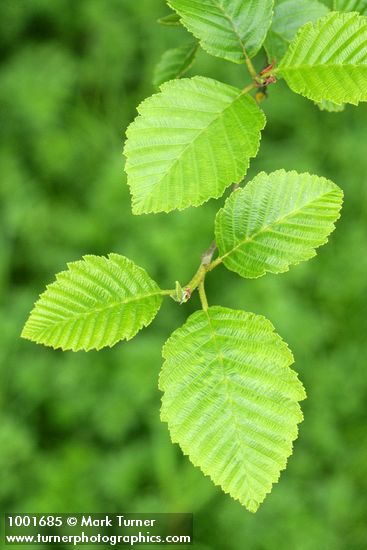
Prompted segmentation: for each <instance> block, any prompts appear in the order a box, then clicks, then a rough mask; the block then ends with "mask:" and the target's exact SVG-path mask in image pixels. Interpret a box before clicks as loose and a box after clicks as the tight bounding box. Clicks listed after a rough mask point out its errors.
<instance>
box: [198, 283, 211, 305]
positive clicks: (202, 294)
mask: <svg viewBox="0 0 367 550" xmlns="http://www.w3.org/2000/svg"><path fill="white" fill-rule="evenodd" d="M199 296H200V302H201V307H202V308H203V310H204V311H207V310H208V307H209V305H208V300H207V298H206V293H205V286H204V279H203V280H202V281H201V283H200V284H199Z"/></svg>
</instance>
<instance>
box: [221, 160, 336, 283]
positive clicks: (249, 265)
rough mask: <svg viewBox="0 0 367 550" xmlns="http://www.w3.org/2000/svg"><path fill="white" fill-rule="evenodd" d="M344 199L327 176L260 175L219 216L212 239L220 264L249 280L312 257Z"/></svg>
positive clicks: (323, 239) (325, 237) (295, 173)
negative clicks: (214, 237)
mask: <svg viewBox="0 0 367 550" xmlns="http://www.w3.org/2000/svg"><path fill="white" fill-rule="evenodd" d="M342 201H343V192H342V190H341V189H339V187H337V185H335V184H334V183H333V182H331V181H329V180H327V179H325V178H320V177H318V176H311V175H310V174H297V172H294V171H292V172H285V171H284V170H279V171H277V172H273V173H272V174H265V173H264V172H261V173H260V174H259V175H258V176H256V177H255V179H253V180H252V181H251V182H250V183H248V184H247V185H246V187H245V188H244V189H240V190H238V191H236V192H235V193H232V195H231V196H230V197H229V198H228V199H227V201H226V203H225V205H224V207H223V208H222V209H221V210H219V212H218V214H217V217H216V220H215V236H216V242H217V246H218V250H219V254H220V256H221V257H222V260H223V263H224V265H225V266H226V267H227V268H228V269H230V270H231V271H235V272H236V273H238V274H239V275H241V276H242V277H247V278H250V279H253V278H257V277H261V276H262V275H265V273H266V272H269V273H283V272H284V271H288V269H289V266H290V265H292V264H298V263H300V262H302V261H304V260H308V259H310V258H312V257H313V256H315V255H316V251H315V249H316V248H318V247H319V246H321V245H323V244H325V243H326V242H327V238H328V235H329V234H330V233H331V232H332V231H333V230H334V227H335V226H334V224H335V222H336V220H337V219H338V218H339V212H340V209H341V206H342Z"/></svg>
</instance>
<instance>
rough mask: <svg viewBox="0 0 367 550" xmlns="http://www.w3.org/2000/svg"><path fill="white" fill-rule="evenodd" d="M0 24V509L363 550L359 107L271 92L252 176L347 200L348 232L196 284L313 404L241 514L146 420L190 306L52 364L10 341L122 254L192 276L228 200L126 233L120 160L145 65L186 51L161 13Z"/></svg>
mask: <svg viewBox="0 0 367 550" xmlns="http://www.w3.org/2000/svg"><path fill="white" fill-rule="evenodd" d="M0 12H1V17H0V47H1V69H0V105H1V107H0V116H1V127H0V132H1V143H0V169H1V187H0V196H1V220H0V223H1V233H0V259H1V263H0V289H1V300H2V309H1V316H0V338H1V345H0V364H1V422H0V475H1V483H0V499H1V502H2V506H1V507H2V509H3V510H4V511H8V512H10V511H28V512H37V511H39V512H83V511H86V512H133V511H135V512H180V511H188V512H193V513H194V514H195V516H194V517H195V535H196V542H195V548H198V549H201V550H212V549H217V548H218V549H229V550H231V549H233V550H237V549H238V550H240V549H248V550H278V549H282V550H319V549H320V550H341V549H348V550H363V549H366V548H367V430H366V419H367V414H366V407H367V373H366V367H367V364H366V351H367V349H366V348H367V346H366V333H367V321H366V319H367V292H366V291H367V227H366V225H367V224H366V221H367V195H366V187H367V186H366V172H367V156H366V150H367V148H366V145H367V140H366V128H367V108H366V106H365V105H362V106H360V107H359V108H354V107H348V108H347V109H346V111H345V112H343V113H341V114H328V113H325V112H323V113H321V112H320V111H319V110H318V108H317V107H315V106H314V105H313V104H312V103H311V102H309V101H307V100H305V99H303V98H301V97H298V96H294V95H293V94H292V93H291V92H290V91H289V90H287V89H286V87H285V86H284V85H283V84H282V83H279V84H278V85H277V86H274V87H273V88H272V89H271V90H270V98H269V100H268V101H267V102H266V103H265V104H264V109H265V111H266V113H267V116H268V126H267V128H266V130H265V132H264V136H263V141H262V148H261V152H260V154H259V156H258V158H257V159H256V161H254V162H253V163H252V166H251V170H250V173H249V176H252V175H254V174H255V173H256V172H258V171H260V170H266V171H272V170H275V169H278V168H286V169H296V170H298V171H310V172H313V173H317V174H319V175H324V176H327V177H330V178H331V179H333V180H334V181H335V182H336V183H337V184H338V185H340V186H341V187H342V188H343V189H344V191H345V206H344V210H343V217H342V219H341V221H340V222H339V223H338V226H337V231H336V232H335V233H334V234H333V236H332V238H331V239H330V242H329V244H328V246H326V247H324V248H322V249H320V251H319V254H318V256H317V258H316V259H314V260H312V261H311V262H309V263H305V264H303V265H300V266H298V267H295V268H293V269H292V270H291V271H290V272H289V273H287V274H284V275H281V276H275V275H267V276H266V277H264V278H262V279H259V280H256V281H245V280H241V279H240V278H239V277H237V276H236V275H235V274H233V273H230V272H227V271H226V270H225V269H224V268H219V269H218V270H217V271H216V272H215V273H213V274H211V275H210V277H208V297H209V301H210V303H211V304H222V305H224V306H228V307H235V308H243V309H246V310H250V311H254V312H256V313H259V314H264V315H266V316H267V317H268V318H269V319H271V320H272V322H273V323H274V324H275V326H276V328H277V330H278V331H279V333H280V334H281V335H282V336H283V337H284V338H285V340H286V341H287V342H288V343H289V344H290V346H291V348H292V350H293V351H294V354H295V357H296V364H295V368H296V370H297V371H298V372H299V374H300V377H301V379H302V381H303V382H304V384H305V386H306V389H307V392H308V400H307V401H306V402H304V404H303V409H304V413H305V421H304V423H303V424H302V425H301V428H300V436H299V439H298V440H297V442H296V444H295V453H294V456H293V457H292V458H291V459H290V461H289V466H288V469H287V470H286V471H285V472H284V473H283V474H282V476H281V481H280V483H279V484H277V485H276V486H275V487H274V489H273V492H272V494H271V495H270V496H269V497H268V498H267V500H266V502H265V503H264V505H263V506H262V507H261V509H260V510H259V512H258V513H257V514H256V515H251V514H250V513H248V512H246V511H245V510H244V509H243V508H242V507H241V506H240V505H239V504H238V503H237V502H235V501H232V499H231V498H230V497H228V496H225V495H223V494H222V493H221V491H220V490H219V489H218V488H216V487H214V486H213V485H212V483H211V481H210V480H209V479H208V478H205V477H204V476H203V475H202V474H201V472H200V471H199V470H198V469H196V468H194V467H193V466H192V465H191V464H190V462H189V461H188V459H186V458H185V457H183V456H182V455H181V452H180V450H179V448H178V447H177V446H173V445H172V444H171V442H170V439H169V435H168V430H167V426H166V425H163V424H161V423H160V420H159V403H160V394H159V391H158V389H157V377H158V373H159V369H160V366H161V346H162V344H163V342H164V341H165V339H166V338H167V337H168V336H169V334H170V332H171V331H172V330H173V329H175V328H176V327H178V326H179V325H181V324H182V323H183V322H184V320H185V319H186V317H187V316H188V315H189V314H190V313H191V312H192V311H194V310H195V309H196V308H197V307H198V299H197V297H196V296H194V297H193V299H192V300H191V302H190V303H188V304H187V305H185V306H181V307H179V306H177V304H175V303H173V302H169V301H168V300H167V302H166V303H165V304H164V306H163V308H162V310H161V311H160V313H159V315H158V317H157V319H156V321H155V322H154V323H153V324H152V325H151V326H150V327H149V328H148V329H146V330H145V331H144V332H142V333H140V335H138V336H137V337H136V339H135V340H133V341H131V342H129V343H121V344H119V345H117V346H116V347H115V348H114V349H112V350H109V349H107V350H104V351H101V352H98V353H96V352H90V353H88V354H85V353H77V354H73V353H62V352H56V351H52V350H49V349H46V348H43V347H40V346H36V345H34V344H31V343H30V342H27V341H22V340H20V338H19V334H20V332H21V328H22V325H23V323H24V321H25V319H26V317H27V314H28V312H29V311H30V309H31V307H32V304H33V302H34V300H35V299H36V298H37V296H38V294H39V293H40V292H41V291H42V290H43V289H44V287H45V284H46V283H47V282H51V281H52V280H53V276H54V274H55V273H56V272H58V271H60V270H62V269H64V268H65V265H66V262H68V261H73V260H77V259H79V258H80V257H81V256H82V255H83V254H87V253H88V254H106V253H108V252H118V253H121V254H124V255H126V256H128V257H130V258H131V259H133V260H134V261H136V262H137V263H138V264H140V265H142V266H144V267H145V268H146V269H147V270H148V272H149V273H150V274H151V276H153V277H154V278H155V279H156V280H157V281H158V282H159V284H161V285H162V286H163V287H167V288H169V287H171V286H172V283H173V282H174V281H175V280H176V279H179V280H180V281H181V282H182V283H184V282H186V281H187V280H188V279H189V278H190V276H191V275H192V273H193V272H194V270H195V269H196V267H197V265H198V263H199V259H200V254H201V252H202V251H204V250H205V249H206V248H207V246H208V244H209V243H210V242H211V240H212V232H213V218H214V215H215V212H216V210H217V209H218V207H219V206H220V205H221V204H222V201H213V200H212V201H209V202H208V203H207V204H205V205H204V206H203V207H201V208H198V209H189V210H186V211H183V212H180V213H172V214H169V215H167V214H161V215H155V216H153V215H150V216H141V217H135V216H133V215H132V214H131V211H130V197H129V192H128V188H127V185H126V178H125V176H124V173H123V162H124V161H123V157H122V154H121V152H122V145H123V139H124V138H123V134H124V131H125V128H126V126H127V125H128V124H129V122H130V121H131V120H132V119H133V117H134V116H135V113H136V111H135V109H136V105H137V104H138V103H139V102H140V101H141V100H142V99H143V98H145V97H146V96H147V95H149V94H151V93H152V92H153V91H154V90H153V87H152V85H151V79H152V73H153V68H154V64H155V63H156V62H157V61H158V59H159V57H160V55H161V54H162V53H163V51H164V50H165V49H166V48H167V47H170V46H175V45H180V44H182V43H183V42H184V41H187V40H188V39H189V36H188V34H187V33H186V31H184V30H183V29H173V28H172V29H169V28H163V27H160V26H159V25H156V24H155V20H156V19H157V18H158V17H160V16H163V15H165V14H166V13H168V9H167V7H166V6H165V3H164V1H163V0H138V1H137V2H132V1H131V0H52V1H51V0H2V1H1V4H0ZM256 63H257V66H258V69H260V68H261V64H262V63H264V59H262V58H261V56H260V58H259V59H258V60H257V61H256ZM190 74H204V75H207V76H212V77H215V78H218V79H221V80H223V81H225V82H229V83H232V84H235V85H240V86H241V85H244V84H245V83H246V82H247V81H248V76H247V74H246V71H245V68H244V67H243V66H236V65H232V64H230V63H225V62H221V61H220V60H217V59H214V58H211V57H209V56H208V55H206V54H204V53H201V54H200V56H199V59H198V61H197V63H196V64H195V65H194V67H193V68H192V69H191V71H190Z"/></svg>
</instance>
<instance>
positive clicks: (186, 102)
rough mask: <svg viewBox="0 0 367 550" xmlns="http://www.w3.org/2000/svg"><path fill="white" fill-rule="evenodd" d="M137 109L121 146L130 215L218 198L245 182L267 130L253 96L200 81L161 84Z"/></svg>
mask: <svg viewBox="0 0 367 550" xmlns="http://www.w3.org/2000/svg"><path fill="white" fill-rule="evenodd" d="M138 112H139V116H138V117H137V118H136V119H135V121H134V122H133V123H132V124H131V125H130V126H129V128H128V130H127V142H126V145H125V149H124V153H125V156H126V159H127V160H126V164H125V169H126V172H127V174H128V184H129V186H130V190H131V194H132V207H133V212H134V214H142V213H148V212H162V211H164V212H169V211H171V210H174V209H176V208H177V209H179V210H182V209H184V208H187V207H188V206H198V205H200V204H202V203H203V202H205V201H207V200H208V199H210V198H212V197H214V198H218V197H220V196H221V195H222V194H223V192H224V190H225V189H226V188H227V187H228V186H229V185H231V184H232V183H236V182H240V181H241V180H242V179H243V177H244V175H245V174H246V172H247V169H248V166H249V162H250V158H251V157H254V156H255V155H256V154H257V151H258V149H259V143H260V132H261V130H262V129H263V127H264V126H265V116H264V115H263V113H262V111H261V110H260V109H259V107H258V106H257V105H256V102H255V101H254V99H253V98H252V97H250V96H249V95H248V94H245V93H244V92H243V91H241V90H238V89H237V88H233V87H232V86H228V85H226V84H222V83H221V82H218V81H216V80H212V79H210V78H203V77H194V78H190V79H189V78H184V79H182V80H171V81H170V82H167V83H165V84H163V85H162V86H161V92H160V93H158V94H155V95H153V96H152V97H150V98H148V99H146V100H145V101H143V103H141V105H140V106H139V107H138Z"/></svg>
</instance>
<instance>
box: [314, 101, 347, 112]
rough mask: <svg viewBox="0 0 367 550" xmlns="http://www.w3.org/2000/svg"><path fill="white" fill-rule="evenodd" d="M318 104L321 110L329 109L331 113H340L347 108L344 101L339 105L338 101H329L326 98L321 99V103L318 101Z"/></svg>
mask: <svg viewBox="0 0 367 550" xmlns="http://www.w3.org/2000/svg"><path fill="white" fill-rule="evenodd" d="M316 105H317V106H318V107H319V109H320V111H329V113H340V112H341V111H344V109H345V104H344V103H343V104H342V105H337V104H336V103H333V102H332V101H327V100H326V99H324V100H323V101H320V103H316Z"/></svg>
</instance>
